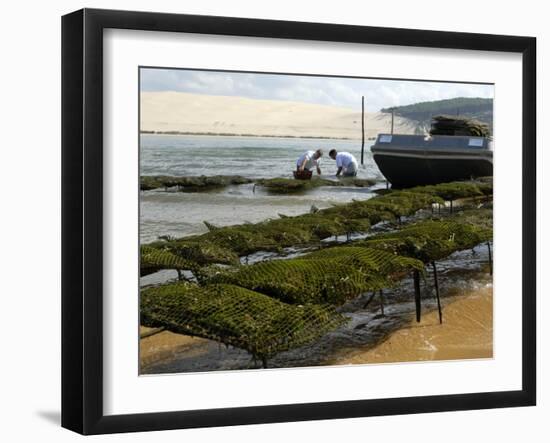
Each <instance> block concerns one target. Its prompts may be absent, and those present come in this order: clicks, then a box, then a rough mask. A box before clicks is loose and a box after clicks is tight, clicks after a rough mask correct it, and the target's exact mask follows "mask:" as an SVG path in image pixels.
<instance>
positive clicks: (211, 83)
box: [141, 68, 494, 111]
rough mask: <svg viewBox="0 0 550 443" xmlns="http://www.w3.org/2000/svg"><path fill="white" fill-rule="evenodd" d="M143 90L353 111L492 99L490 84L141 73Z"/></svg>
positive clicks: (164, 71)
mask: <svg viewBox="0 0 550 443" xmlns="http://www.w3.org/2000/svg"><path fill="white" fill-rule="evenodd" d="M141 90H142V91H180V92H190V93H197V94H208V95H229V96H241V97H249V98H256V99H269V100H287V101H299V102H306V103H316V104H324V105H333V106H344V107H349V108H354V109H358V108H360V106H361V96H365V102H366V108H367V110H369V111H378V110H380V109H381V108H385V107H390V106H399V105H408V104H412V103H418V102H422V101H430V100H441V99H446V98H453V97H493V94H494V88H493V86H492V85H478V84H465V83H442V82H421V81H404V80H381V79H352V78H336V77H314V76H296V75H284V74H282V75H275V74H255V73H235V72H222V71H193V70H179V69H157V68H144V69H142V70H141Z"/></svg>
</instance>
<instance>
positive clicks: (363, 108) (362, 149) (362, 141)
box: [361, 96, 365, 165]
mask: <svg viewBox="0 0 550 443" xmlns="http://www.w3.org/2000/svg"><path fill="white" fill-rule="evenodd" d="M364 157H365V96H363V97H361V165H364V164H365V162H364Z"/></svg>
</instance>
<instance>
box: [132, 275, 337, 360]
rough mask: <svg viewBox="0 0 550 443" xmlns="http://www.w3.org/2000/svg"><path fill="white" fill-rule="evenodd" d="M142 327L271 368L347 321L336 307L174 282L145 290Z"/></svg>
mask: <svg viewBox="0 0 550 443" xmlns="http://www.w3.org/2000/svg"><path fill="white" fill-rule="evenodd" d="M140 313H141V324H142V325H144V326H150V327H164V328H166V329H167V330H169V331H172V332H175V333H179V334H187V335H192V336H196V337H203V338H207V339H211V340H217V341H219V342H222V343H224V344H226V345H230V346H235V347H238V348H241V349H245V350H246V351H248V352H250V353H251V354H252V355H253V356H254V357H255V358H259V359H261V360H262V361H263V362H264V366H265V365H266V360H267V359H268V358H270V357H272V356H273V355H275V354H277V353H279V352H281V351H285V350H288V349H292V348H295V347H298V346H301V345H304V344H307V343H310V342H312V341H314V340H316V339H317V338H319V337H321V336H322V335H324V334H325V333H327V332H329V331H331V330H333V329H335V328H337V327H338V326H340V325H341V324H343V323H344V322H345V318H344V317H343V316H341V315H340V314H338V313H336V312H335V311H334V309H333V308H331V307H329V306H321V305H288V304H285V303H282V302H280V301H278V300H275V299H273V298H271V297H268V296H266V295H263V294H259V293H257V292H253V291H250V290H248V289H244V288H241V287H237V286H233V285H227V284H222V285H208V286H204V287H200V286H197V285H195V284H189V283H175V284H170V285H163V286H159V287H154V288H149V289H145V290H143V291H142V292H141V299H140Z"/></svg>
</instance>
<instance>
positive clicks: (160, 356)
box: [139, 326, 210, 368]
mask: <svg viewBox="0 0 550 443" xmlns="http://www.w3.org/2000/svg"><path fill="white" fill-rule="evenodd" d="M149 332H153V329H152V328H146V327H145V326H141V327H140V334H141V335H144V334H147V333H149ZM209 341H210V340H205V339H202V338H198V337H190V336H188V335H181V334H174V333H172V332H169V331H162V332H159V333H158V334H153V335H149V336H147V337H144V338H141V339H140V340H139V355H140V367H141V368H144V367H146V366H148V365H150V364H151V363H154V362H158V361H162V360H170V359H172V358H174V357H175V356H176V355H178V354H180V353H181V352H185V353H186V354H187V355H189V356H192V355H200V354H201V353H204V352H205V348H206V347H207V345H208V342H209Z"/></svg>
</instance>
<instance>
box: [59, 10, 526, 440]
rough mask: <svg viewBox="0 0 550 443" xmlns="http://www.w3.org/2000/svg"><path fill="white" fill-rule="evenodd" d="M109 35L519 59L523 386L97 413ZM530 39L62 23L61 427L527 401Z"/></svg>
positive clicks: (190, 23)
mask: <svg viewBox="0 0 550 443" xmlns="http://www.w3.org/2000/svg"><path fill="white" fill-rule="evenodd" d="M108 28H117V29H131V30H147V31H171V32H179V33H181V32H185V33H198V34H217V35H227V36H248V37H269V38H279V39H300V40H317V41H332V42H352V43H368V44H377V45H399V46H411V47H412V46H416V47H425V48H428V47H429V48H452V49H469V50H482V51H501V52H510V53H519V54H521V55H522V64H523V85H522V88H523V98H522V100H523V102H522V106H523V109H522V111H523V121H522V128H523V140H522V158H523V165H522V173H523V177H522V195H523V208H522V209H523V214H522V220H523V233H522V238H523V245H522V248H523V250H522V253H523V257H522V288H523V292H522V313H521V317H522V389H521V390H517V391H506V392H478V393H469V394H458V395H436V396H421V397H404V398H392V399H372V400H357V401H335V402H324V403H307V404H286V405H266V406H260V407H237V408H224V409H208V410H191V411H170V412H160V413H142V414H131V415H109V416H106V415H104V413H103V407H102V405H103V374H102V371H103V337H102V325H103V318H102V315H103V299H102V283H103V280H102V266H103V255H102V254H103V246H102V245H103V228H102V224H103V210H102V205H103V198H102V195H103V193H102V192H103V184H102V178H103V170H102V165H103V161H102V160H103V147H102V137H103V123H102V120H103V112H102V106H103V88H102V84H103V79H102V77H103V38H102V37H103V31H104V30H105V29H108ZM535 152H536V39H535V38H532V37H516V36H503V35H485V34H470V33H455V32H440V31H423V30H412V29H391V28H378V27H363V26H349V25H339V24H319V23H301V22H287V21H284V22H283V21H274V20H256V19H244V18H230V17H210V16H196V15H178V14H163V13H150V12H127V11H110V10H97V9H83V10H80V11H76V12H73V13H71V14H68V15H65V16H64V17H63V18H62V426H63V427H65V428H68V429H71V430H73V431H76V432H79V433H82V434H104V433H115V432H132V431H151V430H162V429H178V428H194V427H212V426H228V425H240V424H257V423H274V422H290V421H302V420H321V419H334V418H351V417H363V416H379V415H392V414H412V413H425V412H436V411H458V410H468V409H486V408H502V407H515V406H530V405H535V403H536V275H535V274H536V164H535V161H536V158H535V155H536V154H535Z"/></svg>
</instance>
